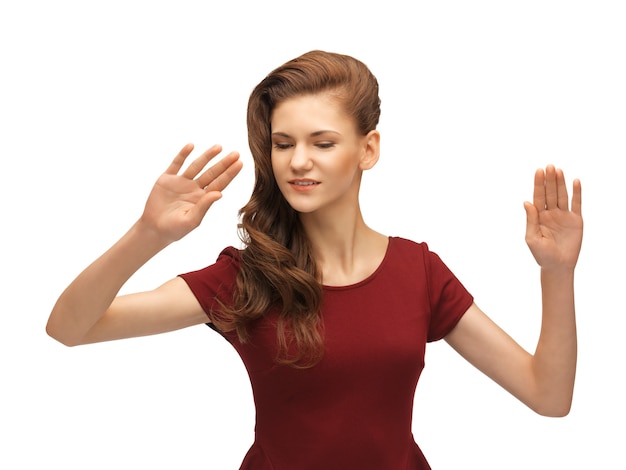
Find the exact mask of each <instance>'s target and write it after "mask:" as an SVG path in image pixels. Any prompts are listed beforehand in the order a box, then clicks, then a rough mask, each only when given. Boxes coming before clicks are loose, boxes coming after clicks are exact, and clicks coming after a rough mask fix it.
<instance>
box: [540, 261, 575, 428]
mask: <svg viewBox="0 0 626 470" xmlns="http://www.w3.org/2000/svg"><path fill="white" fill-rule="evenodd" d="M541 286H542V322H541V333H540V336H539V341H538V344H537V349H536V351H535V354H534V357H533V372H534V377H535V380H536V382H535V383H536V386H537V389H536V392H537V397H538V398H537V402H538V406H537V408H538V411H539V412H540V413H542V414H547V415H555V416H563V415H565V414H567V413H568V412H569V409H570V406H571V401H572V395H573V389H574V379H575V376H576V358H577V338H576V315H575V306H574V269H573V268H572V269H568V270H562V271H557V270H546V269H542V270H541Z"/></svg>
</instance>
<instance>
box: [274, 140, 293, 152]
mask: <svg viewBox="0 0 626 470" xmlns="http://www.w3.org/2000/svg"><path fill="white" fill-rule="evenodd" d="M291 147H293V144H289V143H281V142H276V143H275V144H274V148H275V149H277V150H287V149H289V148H291Z"/></svg>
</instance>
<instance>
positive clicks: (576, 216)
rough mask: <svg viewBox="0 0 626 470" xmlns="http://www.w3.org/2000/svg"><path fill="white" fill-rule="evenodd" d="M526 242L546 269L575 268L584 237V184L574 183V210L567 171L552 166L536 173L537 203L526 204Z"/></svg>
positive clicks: (535, 194) (535, 190)
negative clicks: (582, 204) (567, 180)
mask: <svg viewBox="0 0 626 470" xmlns="http://www.w3.org/2000/svg"><path fill="white" fill-rule="evenodd" d="M524 207H525V209H526V215H527V225H526V243H527V244H528V247H529V248H530V251H531V252H532V254H533V256H534V257H535V260H536V261H537V263H538V264H539V265H540V266H541V267H542V268H568V269H569V268H572V269H573V268H574V266H576V262H577V260H578V255H579V253H580V247H581V244H582V235H583V219H582V213H581V185H580V181H579V180H574V183H573V194H572V200H571V208H570V201H569V196H568V193H567V186H566V184H565V176H564V175H563V171H562V170H560V169H557V168H555V167H554V166H552V165H549V166H547V167H546V169H545V171H544V170H537V172H536V173H535V186H534V192H533V202H532V204H531V203H530V202H526V203H525V204H524Z"/></svg>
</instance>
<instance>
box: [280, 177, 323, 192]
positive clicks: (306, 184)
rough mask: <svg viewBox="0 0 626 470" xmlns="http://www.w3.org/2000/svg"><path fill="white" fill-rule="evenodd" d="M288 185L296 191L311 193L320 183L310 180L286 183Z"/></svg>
mask: <svg viewBox="0 0 626 470" xmlns="http://www.w3.org/2000/svg"><path fill="white" fill-rule="evenodd" d="M288 183H289V185H290V186H291V187H292V188H293V189H294V190H296V191H300V192H303V191H311V190H313V189H314V188H316V187H317V186H318V185H319V184H320V182H319V181H315V180H311V179H296V180H290V181H288Z"/></svg>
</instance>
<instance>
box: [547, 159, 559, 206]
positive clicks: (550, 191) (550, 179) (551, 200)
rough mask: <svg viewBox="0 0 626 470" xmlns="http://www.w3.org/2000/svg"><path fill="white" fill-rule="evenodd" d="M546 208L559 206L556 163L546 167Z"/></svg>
mask: <svg viewBox="0 0 626 470" xmlns="http://www.w3.org/2000/svg"><path fill="white" fill-rule="evenodd" d="M545 193H546V209H556V208H557V207H558V197H559V196H558V191H557V183H556V168H554V165H548V166H547V167H546V182H545Z"/></svg>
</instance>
